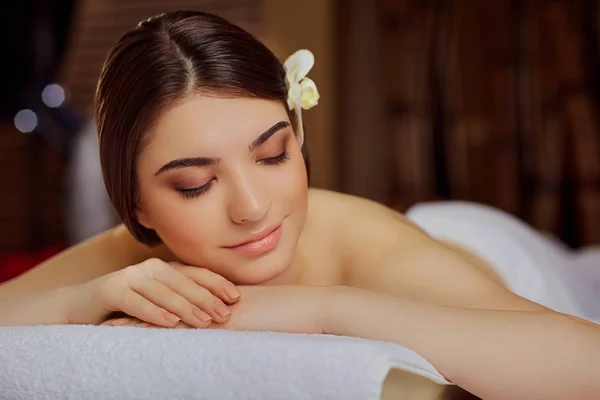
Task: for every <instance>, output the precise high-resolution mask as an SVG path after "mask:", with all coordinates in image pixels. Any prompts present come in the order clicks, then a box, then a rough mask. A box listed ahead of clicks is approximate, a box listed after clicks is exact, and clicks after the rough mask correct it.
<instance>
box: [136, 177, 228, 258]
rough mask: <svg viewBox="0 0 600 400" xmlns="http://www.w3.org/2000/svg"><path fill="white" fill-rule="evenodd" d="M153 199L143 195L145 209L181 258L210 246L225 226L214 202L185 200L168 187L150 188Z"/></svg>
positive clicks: (171, 247)
mask: <svg viewBox="0 0 600 400" xmlns="http://www.w3.org/2000/svg"><path fill="white" fill-rule="evenodd" d="M148 192H150V193H151V195H150V196H143V194H144V192H143V191H142V198H143V204H142V207H143V209H144V212H145V213H146V215H147V216H148V217H149V219H150V221H151V223H152V227H153V228H154V230H155V231H156V232H157V233H158V235H159V236H160V238H161V239H162V240H163V242H164V243H165V244H166V245H167V247H169V249H170V250H171V251H172V252H173V253H175V255H177V256H178V257H180V258H186V257H185V255H186V254H188V253H190V252H192V251H194V252H197V251H198V250H199V249H201V248H203V247H207V246H209V245H210V244H211V243H212V241H211V238H212V239H214V237H215V229H218V228H217V227H219V226H221V225H222V224H219V223H218V221H217V220H216V219H217V215H219V213H218V212H215V211H216V210H214V209H213V207H212V203H213V202H202V205H200V204H199V201H198V199H189V200H186V199H183V198H181V197H180V196H179V195H177V194H176V193H173V192H172V191H171V190H169V189H164V188H150V190H149V191H148Z"/></svg>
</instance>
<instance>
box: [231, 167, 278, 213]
mask: <svg viewBox="0 0 600 400" xmlns="http://www.w3.org/2000/svg"><path fill="white" fill-rule="evenodd" d="M232 186H233V190H232V194H231V199H230V201H229V210H228V211H229V218H230V219H231V220H232V221H233V222H235V223H236V224H244V223H249V222H258V221H260V220H262V219H263V218H264V217H265V216H266V215H267V213H268V212H269V209H270V208H271V201H270V199H269V196H268V195H267V193H266V191H265V190H264V188H262V186H261V185H260V183H258V182H253V181H252V179H250V177H238V178H237V179H236V181H235V182H234V184H233V185H232Z"/></svg>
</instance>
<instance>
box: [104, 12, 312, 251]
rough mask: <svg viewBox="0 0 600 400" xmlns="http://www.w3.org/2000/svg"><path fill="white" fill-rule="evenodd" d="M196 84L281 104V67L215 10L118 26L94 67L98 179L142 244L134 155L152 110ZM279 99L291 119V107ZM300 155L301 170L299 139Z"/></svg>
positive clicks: (150, 239) (146, 239)
mask: <svg viewBox="0 0 600 400" xmlns="http://www.w3.org/2000/svg"><path fill="white" fill-rule="evenodd" d="M197 92H201V93H209V94H216V95H219V96H232V97H255V98H261V99H268V100H278V101H281V103H282V104H283V105H284V106H285V104H286V99H287V86H286V82H285V71H284V68H283V66H282V64H281V62H280V61H279V60H278V59H277V57H276V56H275V55H274V54H273V53H272V52H271V51H270V50H269V49H268V48H267V47H266V46H265V45H263V44H262V43H261V42H260V41H258V40H257V39H256V38H255V37H253V36H252V35H251V34H250V33H248V32H246V31H245V30H243V29H241V28H239V27H237V26H235V25H233V24H231V23H229V22H228V21H226V20H224V19H223V18H221V17H218V16H216V15H211V14H206V13H202V12H193V11H177V12H171V13H167V14H161V15H159V16H156V17H153V18H150V19H148V20H146V21H143V22H141V23H140V24H138V26H137V27H136V28H134V29H132V30H131V31H129V32H127V33H125V34H124V35H123V36H122V37H121V39H120V40H119V41H118V43H117V44H116V45H115V47H114V48H113V49H112V50H111V51H110V52H109V54H108V56H107V58H106V61H105V64H104V67H103V69H102V73H101V75H100V80H99V83H98V88H97V92H96V119H97V124H98V134H99V141H100V162H101V165H102V172H103V175H104V183H105V185H106V189H107V191H108V195H109V197H110V200H111V202H112V204H113V207H114V208H115V211H116V213H117V215H118V216H119V218H120V219H121V221H122V222H123V223H124V224H125V226H126V227H127V228H128V229H129V231H130V232H131V233H132V234H133V236H134V237H135V238H136V239H137V240H139V241H140V242H142V243H145V244H147V245H154V244H157V243H159V242H160V238H159V237H158V235H157V234H156V232H155V231H154V230H150V229H147V228H145V227H143V226H142V225H140V224H139V223H138V221H137V219H136V214H135V210H136V207H137V202H138V197H139V188H138V181H137V176H136V168H135V163H136V160H137V157H138V155H139V153H140V152H141V150H142V149H143V146H144V144H145V141H146V140H147V135H148V132H149V131H150V129H151V128H152V125H153V124H154V123H155V121H156V118H158V117H159V116H160V114H161V113H162V112H164V110H165V109H167V108H168V107H170V106H173V105H174V104H175V103H176V102H177V101H178V100H180V99H181V98H183V97H184V96H186V95H189V94H191V93H197ZM285 107H286V110H288V115H289V118H290V121H292V125H293V126H295V125H296V124H295V123H296V117H295V115H294V113H293V112H291V111H289V109H288V108H287V106H285ZM303 155H304V158H305V163H306V164H307V170H308V159H307V153H306V146H303Z"/></svg>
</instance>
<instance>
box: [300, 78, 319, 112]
mask: <svg viewBox="0 0 600 400" xmlns="http://www.w3.org/2000/svg"><path fill="white" fill-rule="evenodd" d="M300 87H301V92H302V98H301V104H302V108H304V109H305V110H309V109H311V108H313V107H314V106H316V105H317V104H319V98H320V95H319V90H318V89H317V85H315V83H314V82H313V80H312V79H310V78H304V79H302V81H301V82H300Z"/></svg>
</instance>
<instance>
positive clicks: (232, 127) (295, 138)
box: [0, 12, 600, 399]
mask: <svg viewBox="0 0 600 400" xmlns="http://www.w3.org/2000/svg"><path fill="white" fill-rule="evenodd" d="M312 61H313V60H312V58H311V55H310V53H308V52H306V51H304V52H299V53H297V54H296V55H295V56H293V57H292V58H291V59H288V61H287V62H286V63H285V68H284V66H282V65H281V64H280V62H279V61H278V60H277V59H276V57H275V56H274V55H273V54H272V53H271V52H270V51H269V50H268V49H267V48H266V47H265V46H263V45H262V44H261V43H259V42H258V41H257V40H256V39H254V38H253V37H252V36H250V35H249V34H248V33H246V32H245V31H243V30H241V29H240V28H238V27H236V26H233V25H231V24H229V23H228V22H226V21H224V20H222V19H221V18H218V17H215V16H212V15H207V14H203V13H197V12H176V13H170V14H165V15H161V16H159V17H156V18H152V19H150V20H148V21H145V22H143V23H141V24H140V25H139V26H138V27H137V28H135V29H133V30H132V31H130V32H128V33H127V34H125V36H124V37H123V38H122V39H121V40H120V41H119V43H118V44H117V45H116V47H115V48H114V49H113V50H112V51H111V52H110V54H109V56H108V58H107V60H106V63H105V66H104V69H103V72H102V75H101V78H100V83H99V86H98V92H97V120H98V128H99V137H100V158H101V163H102V168H103V173H104V179H105V183H106V187H107V190H108V194H109V197H110V199H111V201H112V203H113V205H114V207H115V210H116V211H117V214H118V215H119V217H120V219H121V221H122V222H123V224H124V226H125V227H126V229H125V228H123V227H118V228H116V229H114V230H112V231H110V232H107V233H105V234H103V235H100V236H98V237H96V238H94V239H92V240H90V241H88V242H86V243H84V244H82V245H79V246H76V247H74V248H72V249H70V250H68V251H67V252H65V253H63V254H61V255H59V256H58V257H56V258H54V259H52V260H50V261H49V262H47V263H45V264H44V265H41V266H39V267H37V268H36V269H34V270H33V271H31V272H30V273H28V274H25V275H24V276H23V277H21V278H19V279H17V280H15V281H13V282H9V283H8V284H6V285H4V287H3V290H4V292H3V293H4V295H3V296H4V297H3V301H2V303H1V305H0V306H1V307H2V310H1V312H0V315H2V317H1V322H2V324H4V325H25V324H57V323H77V324H100V323H103V322H104V321H106V320H107V319H110V318H111V316H112V313H113V312H122V313H125V314H127V315H129V316H130V317H131V318H125V319H118V320H112V322H108V323H109V324H115V325H116V324H123V323H124V324H132V323H133V324H135V323H137V322H136V321H138V320H139V321H145V323H147V324H148V325H157V326H164V327H176V326H177V327H182V326H183V327H187V326H191V327H197V328H204V327H214V328H224V329H243V330H275V331H284V332H304V333H330V334H336V335H351V336H358V337H363V338H369V339H375V340H384V341H390V342H396V343H399V344H402V345H405V346H407V347H410V348H412V349H414V350H416V351H417V352H419V353H420V354H422V355H423V356H424V357H426V358H427V359H429V360H430V361H431V362H432V363H433V364H434V365H435V366H436V367H437V368H438V369H439V370H440V371H441V373H443V374H444V375H445V376H446V377H447V378H448V379H449V380H451V381H453V382H455V383H456V384H457V385H459V386H461V387H463V388H465V389H467V390H469V391H470V392H472V393H474V394H476V395H478V396H480V397H483V398H486V399H487V398H527V399H537V398H540V399H541V398H543V399H564V398H577V399H592V398H597V397H598V394H599V393H600V382H599V381H598V379H597V377H598V376H600V367H599V363H598V362H597V361H596V360H598V359H600V335H599V334H600V328H599V327H598V326H597V325H594V324H592V323H589V322H587V321H584V320H582V319H579V318H576V317H574V316H571V315H568V314H574V315H577V314H578V311H577V309H576V302H575V301H574V299H571V298H570V297H569V296H568V294H565V293H566V292H560V293H558V292H557V296H558V298H559V300H558V301H556V300H555V299H554V297H552V298H551V299H550V300H548V301H547V302H546V304H544V301H545V300H546V297H544V295H545V294H546V293H548V292H550V291H552V290H554V289H555V288H559V289H560V290H562V286H560V285H556V284H555V283H556V282H554V283H547V284H545V285H544V286H543V288H542V289H544V290H537V289H536V290H535V291H534V292H533V294H532V295H531V296H530V297H532V298H533V299H534V300H539V301H538V302H536V301H531V300H530V299H526V298H525V297H522V296H519V295H517V294H515V293H513V291H511V290H508V288H511V289H512V287H513V286H514V287H517V289H519V290H521V289H522V288H521V287H520V286H519V283H518V282H516V281H515V282H512V281H510V278H511V277H512V275H511V274H507V273H505V270H504V269H502V268H501V267H502V266H503V262H502V261H500V262H499V263H498V265H496V264H494V263H489V260H487V259H485V257H482V256H481V254H484V253H485V254H486V255H490V257H489V258H490V259H491V260H492V261H493V260H494V256H493V253H492V252H490V253H486V252H485V250H486V248H485V246H484V247H482V249H483V250H484V251H480V252H479V253H477V249H476V250H475V251H470V250H468V249H469V248H470V247H473V246H470V245H472V244H473V243H470V242H469V240H468V239H467V237H468V235H466V234H463V233H461V231H465V229H466V228H465V225H464V224H465V223H471V224H475V225H474V226H475V229H480V228H478V227H477V223H478V222H479V223H480V225H481V224H482V225H481V226H482V227H483V228H481V229H492V227H495V225H494V224H486V223H485V220H484V219H482V218H480V216H481V215H483V216H493V217H491V218H496V219H497V220H498V223H499V224H504V223H507V224H508V225H511V227H510V228H507V229H508V231H507V232H509V234H511V235H512V234H513V231H514V234H515V235H522V236H523V237H510V238H509V240H505V241H504V242H503V241H497V242H495V243H493V244H494V246H489V245H488V246H487V247H488V248H489V247H492V248H494V249H496V248H498V250H500V251H502V252H513V251H514V256H515V257H517V256H518V257H517V261H518V262H519V264H523V265H519V266H523V267H524V268H525V269H527V268H529V269H527V270H528V271H531V270H533V271H534V272H535V271H536V270H535V268H533V269H532V268H530V267H531V265H526V263H524V262H523V260H524V259H525V260H527V257H528V253H527V252H526V251H525V250H523V247H524V246H530V245H531V246H542V247H543V246H546V245H547V243H545V242H544V241H543V239H541V238H540V237H539V236H538V235H537V234H534V233H532V232H530V231H529V230H528V229H527V228H524V227H522V226H520V225H519V224H518V223H516V222H515V221H512V220H511V219H510V218H509V217H507V216H504V215H497V213H496V212H493V211H490V210H486V209H480V208H478V207H475V206H467V205H460V204H459V205H455V206H451V208H450V209H446V208H445V207H444V206H439V207H438V206H435V205H433V206H422V207H419V208H416V209H415V210H413V211H412V212H411V213H409V217H410V218H412V220H410V219H407V218H406V217H404V216H402V215H399V214H397V213H395V212H393V211H391V210H389V209H387V208H385V207H383V206H380V205H378V204H375V203H372V202H369V201H367V200H363V199H359V198H355V197H351V196H345V195H341V194H335V193H331V192H327V191H321V190H312V189H311V190H309V189H308V185H307V169H306V164H305V159H304V157H303V153H302V145H303V126H302V119H301V112H300V111H301V108H310V107H311V106H313V105H314V104H315V103H316V101H317V100H318V92H317V91H316V87H315V85H314V83H313V82H312V81H310V80H308V79H307V78H305V76H306V74H307V73H308V71H309V70H310V68H311V66H312ZM452 207H454V208H452ZM461 210H462V211H461ZM452 218H454V219H452ZM465 218H466V220H465ZM486 218H487V217H486ZM432 221H443V222H442V223H437V222H432ZM515 224H516V225H517V226H516V227H515V226H513V225H515ZM419 225H420V226H419ZM448 227H450V229H448ZM438 228H439V231H437V229H438ZM513 228H514V229H513ZM466 230H468V229H466ZM426 231H429V232H426ZM448 232H449V233H448ZM436 236H441V237H443V236H445V237H449V238H451V239H454V241H455V242H457V243H458V244H450V242H447V241H443V240H437V239H435V238H434V237H436ZM475 236H479V235H475ZM524 237H525V238H526V239H523V238H524ZM463 239H464V240H463ZM488 239H489V238H488ZM491 239H492V240H496V239H497V237H492V238H491ZM463 242H464V243H463ZM488 242H489V240H488ZM461 244H462V246H461ZM511 246H512V247H511ZM479 250H481V249H479ZM511 254H512V253H511ZM556 256H557V257H561V255H559V254H558V253H557V255H556ZM484 259H485V260H484ZM509 260H510V259H509ZM167 262H171V263H167ZM509 264H510V266H509V267H507V268H510V267H511V266H512V267H514V266H515V265H513V263H509ZM536 284H537V283H536ZM559 289H557V290H559ZM17 306H18V308H17ZM556 310H558V311H561V312H557V311H556ZM579 316H584V315H579ZM567 356H569V357H570V358H571V360H572V361H571V363H569V364H567V363H565V362H564V358H566V357H567ZM548 382H551V384H549V383H548Z"/></svg>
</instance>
